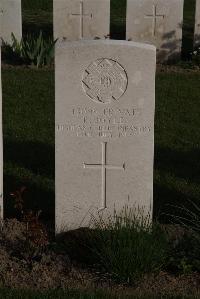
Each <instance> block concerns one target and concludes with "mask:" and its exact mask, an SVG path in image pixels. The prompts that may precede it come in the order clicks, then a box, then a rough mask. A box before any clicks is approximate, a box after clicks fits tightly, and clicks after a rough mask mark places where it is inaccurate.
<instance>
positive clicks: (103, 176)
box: [83, 142, 125, 211]
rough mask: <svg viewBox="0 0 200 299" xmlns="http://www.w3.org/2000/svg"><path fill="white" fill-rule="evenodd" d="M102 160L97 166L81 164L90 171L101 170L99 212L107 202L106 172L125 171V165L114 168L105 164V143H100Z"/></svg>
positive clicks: (114, 166) (105, 206)
mask: <svg viewBox="0 0 200 299" xmlns="http://www.w3.org/2000/svg"><path fill="white" fill-rule="evenodd" d="M101 146H102V160H101V163H98V164H87V163H83V167H84V168H90V169H101V180H102V192H101V197H102V198H101V200H102V202H101V207H100V208H99V210H100V211H101V210H104V209H106V208H107V201H106V182H107V179H106V177H107V170H125V163H123V165H122V166H116V165H111V164H107V142H102V143H101Z"/></svg>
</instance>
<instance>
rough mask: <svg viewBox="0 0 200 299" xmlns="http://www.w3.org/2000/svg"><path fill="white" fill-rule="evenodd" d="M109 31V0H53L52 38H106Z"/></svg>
mask: <svg viewBox="0 0 200 299" xmlns="http://www.w3.org/2000/svg"><path fill="white" fill-rule="evenodd" d="M109 33H110V0H54V38H55V39H56V38H61V39H67V40H79V39H83V38H85V39H95V38H106V37H108V36H109Z"/></svg>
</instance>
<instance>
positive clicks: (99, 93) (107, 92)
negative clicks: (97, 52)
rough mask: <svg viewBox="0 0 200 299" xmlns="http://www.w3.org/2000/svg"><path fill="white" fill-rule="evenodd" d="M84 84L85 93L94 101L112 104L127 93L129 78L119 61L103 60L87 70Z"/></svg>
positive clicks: (92, 64)
mask: <svg viewBox="0 0 200 299" xmlns="http://www.w3.org/2000/svg"><path fill="white" fill-rule="evenodd" d="M82 83H83V89H84V91H85V93H86V94H87V95H88V97H90V98H91V99H92V100H93V101H95V102H96V103H103V104H110V103H112V102H113V101H117V100H118V99H119V98H120V97H121V96H122V95H123V94H124V93H125V92H126V89H127V86H128V77H127V74H126V71H125V69H124V68H123V67H122V66H121V65H120V64H119V63H118V62H117V61H114V60H112V59H108V58H101V59H98V60H96V61H94V62H93V63H91V64H90V65H89V67H88V68H87V69H86V70H85V72H84V75H83V80H82Z"/></svg>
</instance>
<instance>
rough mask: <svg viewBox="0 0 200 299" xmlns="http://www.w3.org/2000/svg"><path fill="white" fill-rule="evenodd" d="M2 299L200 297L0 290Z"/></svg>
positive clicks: (168, 298) (196, 298)
mask: <svg viewBox="0 0 200 299" xmlns="http://www.w3.org/2000/svg"><path fill="white" fill-rule="evenodd" d="M0 298H3V299H55V298H56V299H198V298H199V296H198V295H197V296H192V297H188V296H184V297H182V296H156V295H155V296H154V295H151V296H145V295H144V296H142V295H141V296H139V295H138V296H137V295H111V294H108V293H107V294H106V292H92V291H91V292H84V291H82V292H81V291H65V292H64V291H58V290H55V291H48V292H44V293H41V292H34V291H28V290H27V291H24V290H11V289H0Z"/></svg>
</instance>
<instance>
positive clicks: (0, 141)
mask: <svg viewBox="0 0 200 299" xmlns="http://www.w3.org/2000/svg"><path fill="white" fill-rule="evenodd" d="M0 166H1V168H0V219H1V218H3V138H2V86H1V43H0Z"/></svg>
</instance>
